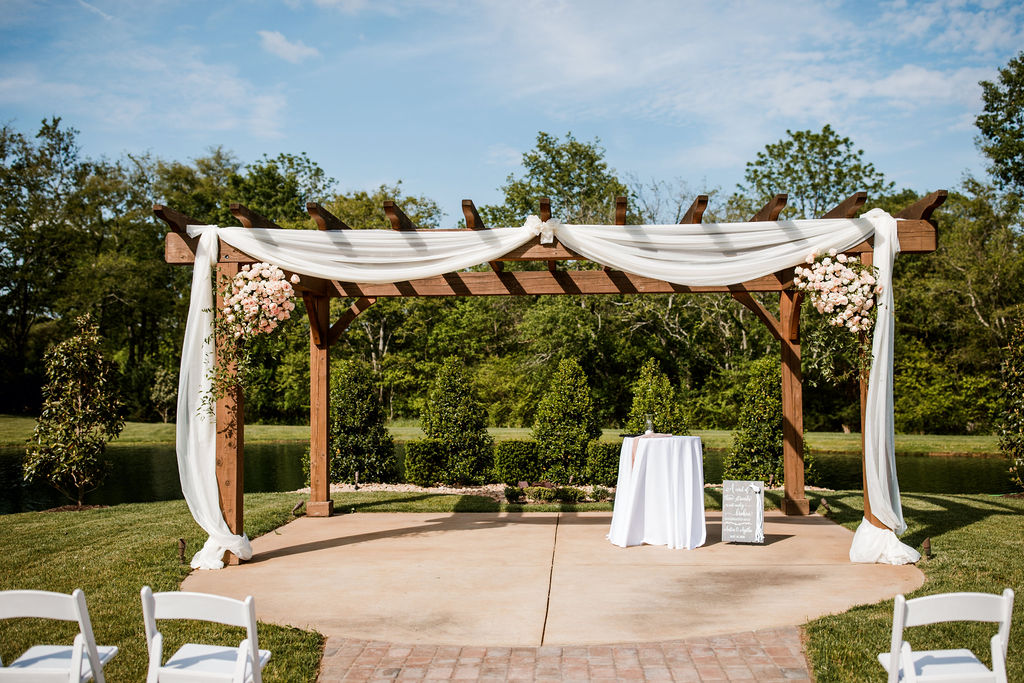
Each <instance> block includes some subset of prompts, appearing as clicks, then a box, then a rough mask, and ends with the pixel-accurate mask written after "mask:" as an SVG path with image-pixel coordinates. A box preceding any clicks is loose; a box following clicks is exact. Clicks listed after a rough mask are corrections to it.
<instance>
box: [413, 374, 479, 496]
mask: <svg viewBox="0 0 1024 683" xmlns="http://www.w3.org/2000/svg"><path fill="white" fill-rule="evenodd" d="M420 421H421V424H422V426H423V433H424V434H426V435H427V438H428V439H435V440H437V441H438V442H440V443H441V444H442V447H443V449H444V450H445V451H446V453H447V459H446V460H447V462H446V465H445V467H444V476H443V481H444V482H445V483H452V484H456V483H474V482H481V481H482V480H483V478H484V475H485V474H486V473H487V472H488V470H489V469H490V467H491V463H492V461H493V459H494V440H493V439H492V438H491V435H490V434H488V433H487V411H486V410H485V409H484V406H483V404H482V403H481V402H480V399H479V398H478V397H477V394H476V389H475V388H474V385H473V381H472V377H470V375H469V372H468V371H467V370H466V366H465V365H463V363H462V360H461V359H459V358H458V357H456V356H449V357H448V358H445V359H444V362H443V363H442V364H441V369H440V370H439V371H438V373H437V377H436V378H435V380H434V385H433V386H432V387H431V389H430V392H429V393H428V394H427V402H426V405H424V407H423V412H422V413H421V415H420Z"/></svg>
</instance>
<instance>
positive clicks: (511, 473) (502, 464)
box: [494, 439, 541, 486]
mask: <svg viewBox="0 0 1024 683" xmlns="http://www.w3.org/2000/svg"><path fill="white" fill-rule="evenodd" d="M540 477H541V466H540V444H538V443H537V442H536V441H527V440H525V439H519V440H510V441H500V442H498V443H497V444H495V445H494V478H495V479H496V480H497V481H500V482H502V483H504V484H508V485H509V486H515V485H516V484H518V483H519V482H521V481H525V482H535V481H538V480H539V479H540Z"/></svg>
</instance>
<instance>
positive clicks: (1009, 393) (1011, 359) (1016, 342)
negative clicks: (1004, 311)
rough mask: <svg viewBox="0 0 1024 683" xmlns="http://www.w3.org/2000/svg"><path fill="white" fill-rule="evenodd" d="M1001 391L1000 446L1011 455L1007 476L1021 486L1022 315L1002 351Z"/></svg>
mask: <svg viewBox="0 0 1024 683" xmlns="http://www.w3.org/2000/svg"><path fill="white" fill-rule="evenodd" d="M1003 391H1004V392H1005V394H1006V411H1005V413H1004V414H1003V425H1002V434H1001V436H1000V439H999V448H1000V450H1001V451H1002V452H1003V453H1004V454H1005V455H1006V456H1007V457H1009V458H1013V464H1012V465H1011V466H1010V478H1011V479H1012V480H1013V481H1014V483H1016V484H1017V486H1019V487H1021V488H1024V316H1022V317H1018V318H1017V321H1016V324H1015V325H1014V327H1013V332H1012V334H1011V336H1010V343H1009V344H1008V345H1007V346H1006V348H1005V349H1004V350H1003Z"/></svg>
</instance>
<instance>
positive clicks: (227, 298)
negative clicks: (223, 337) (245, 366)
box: [221, 263, 299, 339]
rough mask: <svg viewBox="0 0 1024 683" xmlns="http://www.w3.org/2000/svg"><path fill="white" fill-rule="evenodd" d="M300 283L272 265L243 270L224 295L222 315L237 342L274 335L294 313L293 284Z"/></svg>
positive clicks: (229, 284)
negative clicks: (263, 335) (286, 276)
mask: <svg viewBox="0 0 1024 683" xmlns="http://www.w3.org/2000/svg"><path fill="white" fill-rule="evenodd" d="M298 283H299V276H298V275H292V277H291V282H289V281H288V280H287V279H286V278H285V275H284V271H282V270H281V269H280V268H278V267H277V266H275V265H273V264H270V263H255V264H253V265H245V266H242V270H241V271H240V272H239V273H238V275H236V276H234V277H233V278H232V279H231V280H230V282H228V283H227V286H226V288H225V291H224V308H222V309H221V313H223V314H224V321H225V322H226V323H227V327H228V331H229V332H230V333H231V334H233V335H234V337H235V338H236V339H238V338H245V337H251V336H253V335H257V334H269V333H271V332H273V331H274V330H275V329H277V326H278V325H279V324H280V323H281V322H283V321H285V320H287V319H288V318H290V317H291V312H292V311H293V310H295V304H294V303H292V301H291V299H292V297H293V296H295V290H294V289H293V288H292V284H298Z"/></svg>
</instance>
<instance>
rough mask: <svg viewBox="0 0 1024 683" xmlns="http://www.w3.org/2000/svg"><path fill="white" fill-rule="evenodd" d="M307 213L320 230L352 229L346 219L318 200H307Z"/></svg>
mask: <svg viewBox="0 0 1024 683" xmlns="http://www.w3.org/2000/svg"><path fill="white" fill-rule="evenodd" d="M306 213H308V214H309V215H310V216H311V217H312V218H313V221H314V222H315V223H316V227H317V228H319V229H320V230H351V229H352V228H350V227H349V226H348V224H347V223H345V221H343V220H341V219H340V218H338V217H337V216H335V215H334V214H333V213H331V212H330V211H328V210H327V209H325V208H324V207H322V206H320V205H319V204H317V203H316V202H306Z"/></svg>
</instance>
